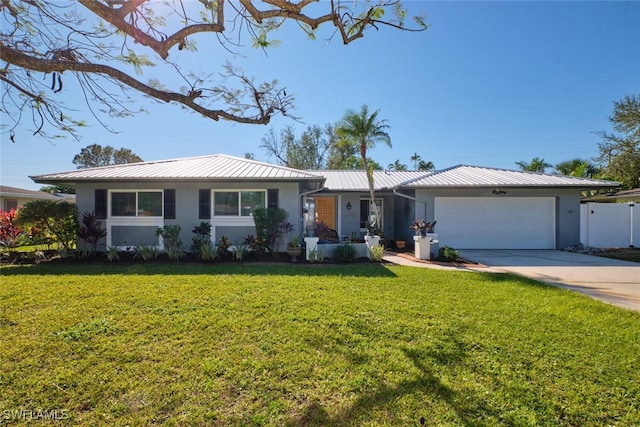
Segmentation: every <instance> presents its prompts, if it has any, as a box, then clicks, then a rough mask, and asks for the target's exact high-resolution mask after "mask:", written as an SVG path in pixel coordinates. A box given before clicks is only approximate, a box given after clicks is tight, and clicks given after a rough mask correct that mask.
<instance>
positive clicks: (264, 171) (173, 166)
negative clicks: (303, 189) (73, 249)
mask: <svg viewBox="0 0 640 427" xmlns="http://www.w3.org/2000/svg"><path fill="white" fill-rule="evenodd" d="M31 179H33V180H34V181H35V182H42V183H49V182H60V181H63V182H82V181H96V180H98V181H124V180H146V179H149V180H158V179H176V180H202V179H217V180H262V179H269V180H300V179H308V180H322V179H323V177H322V175H319V174H314V173H311V172H305V171H301V170H297V169H291V168H287V167H283V166H276V165H271V164H268V163H263V162H258V161H255V160H248V159H241V158H239V157H233V156H227V155H223V154H215V155H210V156H201V157H189V158H182V159H172V160H161V161H152V162H141V163H127V164H123V165H113V166H103V167H97V168H87V169H78V170H74V171H70V172H60V173H51V174H46V175H36V176H32V177H31Z"/></svg>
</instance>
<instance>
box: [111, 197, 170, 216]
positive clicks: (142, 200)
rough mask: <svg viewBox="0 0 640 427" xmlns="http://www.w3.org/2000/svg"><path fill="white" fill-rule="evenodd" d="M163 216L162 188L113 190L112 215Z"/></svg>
mask: <svg viewBox="0 0 640 427" xmlns="http://www.w3.org/2000/svg"><path fill="white" fill-rule="evenodd" d="M161 216H162V190H152V191H149V190H145V191H112V192H111V217H161Z"/></svg>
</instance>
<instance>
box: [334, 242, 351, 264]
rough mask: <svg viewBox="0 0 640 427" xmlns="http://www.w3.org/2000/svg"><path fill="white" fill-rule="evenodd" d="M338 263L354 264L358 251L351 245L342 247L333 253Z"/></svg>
mask: <svg viewBox="0 0 640 427" xmlns="http://www.w3.org/2000/svg"><path fill="white" fill-rule="evenodd" d="M333 258H334V259H335V260H336V261H337V262H353V261H354V260H355V259H356V250H355V249H354V248H353V246H351V245H350V244H344V245H340V246H338V247H337V248H336V250H335V252H334V253H333Z"/></svg>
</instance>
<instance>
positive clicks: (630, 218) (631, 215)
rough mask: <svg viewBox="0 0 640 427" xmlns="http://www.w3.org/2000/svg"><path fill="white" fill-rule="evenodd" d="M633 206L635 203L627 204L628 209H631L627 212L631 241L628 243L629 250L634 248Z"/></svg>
mask: <svg viewBox="0 0 640 427" xmlns="http://www.w3.org/2000/svg"><path fill="white" fill-rule="evenodd" d="M634 206H635V203H633V202H629V209H631V210H630V211H629V220H630V222H631V227H630V228H631V241H630V242H629V247H630V248H633V247H635V246H633V211H634V209H633V207H634Z"/></svg>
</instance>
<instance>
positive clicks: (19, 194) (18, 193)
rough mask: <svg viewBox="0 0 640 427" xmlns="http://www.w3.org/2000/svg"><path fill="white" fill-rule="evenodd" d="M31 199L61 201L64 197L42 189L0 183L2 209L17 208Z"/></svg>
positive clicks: (0, 204)
mask: <svg viewBox="0 0 640 427" xmlns="http://www.w3.org/2000/svg"><path fill="white" fill-rule="evenodd" d="M33 200H52V201H61V200H64V199H63V198H62V197H58V196H54V195H53V194H49V193H45V192H43V191H33V190H25V189H24V188H16V187H7V186H6V185H0V209H2V210H5V211H10V210H11V209H19V208H21V207H22V206H24V205H25V204H27V203H28V202H31V201H33Z"/></svg>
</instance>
